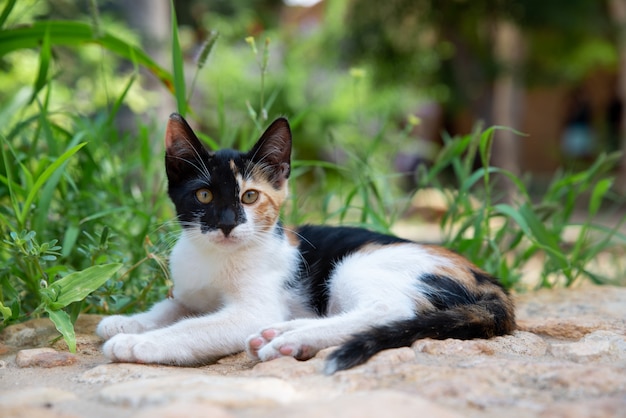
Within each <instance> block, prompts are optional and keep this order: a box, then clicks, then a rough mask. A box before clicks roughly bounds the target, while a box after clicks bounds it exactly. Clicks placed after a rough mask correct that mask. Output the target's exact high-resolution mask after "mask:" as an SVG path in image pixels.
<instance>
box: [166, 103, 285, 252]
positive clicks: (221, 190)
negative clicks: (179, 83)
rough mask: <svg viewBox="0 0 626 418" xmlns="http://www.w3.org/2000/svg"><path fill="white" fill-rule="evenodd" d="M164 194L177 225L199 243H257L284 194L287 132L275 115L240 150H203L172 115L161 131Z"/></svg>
mask: <svg viewBox="0 0 626 418" xmlns="http://www.w3.org/2000/svg"><path fill="white" fill-rule="evenodd" d="M165 145H166V153H165V168H166V171H167V177H168V193H169V196H170V198H171V199H172V201H173V202H174V205H175V206H176V212H177V214H178V219H179V221H180V222H181V225H182V226H183V228H184V229H185V230H186V232H187V233H188V234H190V235H191V236H193V237H194V238H195V239H197V240H198V242H199V244H200V245H209V246H215V245H218V246H222V247H233V246H239V245H247V244H250V243H254V242H257V243H260V242H261V237H262V236H263V234H265V233H271V232H272V231H273V229H274V227H275V225H276V223H277V221H278V215H279V212H280V207H281V206H282V204H283V202H284V200H285V198H286V197H287V190H288V188H287V179H288V178H289V173H290V155H291V132H290V129H289V124H288V123H287V121H286V120H285V119H277V120H276V121H274V122H273V123H272V125H270V127H269V128H268V129H267V130H266V131H265V133H263V135H262V136H261V138H260V139H259V141H258V142H257V143H256V145H255V146H254V147H253V148H252V149H251V150H250V151H249V152H246V153H243V152H238V151H234V150H230V149H225V150H220V151H217V152H211V151H208V150H207V149H206V148H205V147H204V146H203V145H202V143H201V142H200V141H199V140H198V138H197V137H196V135H195V134H194V133H193V131H192V130H191V128H190V127H189V125H188V124H187V122H185V120H184V119H183V118H182V117H181V116H180V115H178V114H173V115H172V116H170V120H169V122H168V125H167V130H166V134H165Z"/></svg>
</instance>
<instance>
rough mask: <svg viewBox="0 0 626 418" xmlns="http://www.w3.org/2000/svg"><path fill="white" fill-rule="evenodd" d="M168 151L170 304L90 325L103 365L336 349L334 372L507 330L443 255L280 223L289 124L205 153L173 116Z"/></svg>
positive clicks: (484, 280)
mask: <svg viewBox="0 0 626 418" xmlns="http://www.w3.org/2000/svg"><path fill="white" fill-rule="evenodd" d="M165 145H166V152H165V168H166V173H167V179H168V194H169V197H170V198H171V200H172V202H173V203H174V206H175V208H176V212H177V215H178V220H179V222H180V224H181V226H182V234H181V236H180V238H179V240H178V241H177V243H176V244H175V246H174V248H173V249H172V252H171V257H170V268H171V273H172V278H173V282H174V287H173V291H172V295H171V297H169V298H167V299H165V300H163V301H161V302H159V303H157V304H155V305H154V306H153V307H152V308H151V309H150V310H149V311H147V312H144V313H139V314H135V315H132V316H121V315H114V316H110V317H106V318H104V319H103V320H102V321H101V322H100V324H99V325H98V327H97V330H96V332H97V334H98V335H99V336H101V337H102V338H104V339H105V340H107V341H106V342H105V343H104V345H103V351H104V353H105V355H106V356H107V357H108V358H110V359H111V360H113V361H117V362H137V363H161V364H172V365H190V366H191V365H201V364H207V363H210V362H213V361H215V360H217V359H219V358H220V357H224V356H226V355H229V354H233V353H237V352H241V351H244V350H246V351H247V352H248V354H249V355H250V356H251V357H252V358H254V359H258V360H261V361H267V360H271V359H275V358H278V357H282V356H291V357H294V358H296V359H299V360H306V359H309V358H311V357H313V356H314V355H315V354H316V353H317V352H318V351H319V350H321V349H324V348H327V347H331V346H337V345H338V346H339V347H338V348H336V349H335V350H334V351H333V352H332V353H330V354H329V355H328V356H327V357H326V360H325V366H324V372H325V373H327V374H332V373H335V372H337V371H339V370H345V369H349V368H351V367H354V366H357V365H359V364H362V363H364V362H366V361H367V360H368V359H369V358H370V357H372V356H373V355H374V354H376V353H377V352H379V351H381V350H384V349H388V348H396V347H402V346H409V345H411V344H412V343H413V342H414V341H415V340H417V339H421V338H427V337H430V338H435V339H445V338H458V339H472V338H490V337H493V336H498V335H505V334H509V333H511V332H512V331H513V330H514V329H515V316H514V306H513V301H512V299H511V297H510V295H509V294H508V292H507V291H506V290H505V289H504V288H503V286H501V285H500V283H499V282H498V281H497V280H496V279H495V278H493V277H492V276H490V275H489V274H487V273H486V272H484V271H483V270H481V269H479V268H478V267H476V266H474V265H473V264H471V263H470V262H469V261H468V260H466V259H465V258H463V257H462V256H460V255H458V254H456V253H454V252H451V251H448V250H446V249H444V248H441V247H438V246H432V245H421V244H418V243H415V242H412V241H408V240H405V239H401V238H397V237H394V236H388V235H383V234H379V233H375V232H371V231H368V230H366V229H360V228H353V227H345V226H343V227H332V226H314V225H304V226H300V227H298V228H296V229H294V230H291V229H288V228H286V227H284V226H283V225H282V223H281V222H280V221H279V213H280V210H281V206H282V204H283V203H284V201H285V199H286V197H287V189H288V187H287V183H288V179H289V175H290V172H291V162H290V158H291V145H292V136H291V130H290V127H289V123H288V122H287V120H286V119H284V118H279V119H277V120H275V121H274V122H273V123H272V124H271V125H270V126H269V127H268V128H267V130H266V131H265V132H264V133H263V134H262V136H261V137H260V139H259V140H258V142H257V143H256V144H255V145H254V146H253V147H252V149H251V150H250V151H248V152H245V153H244V152H238V151H234V150H231V149H224V150H220V151H217V152H213V151H208V150H207V149H206V148H205V147H204V146H203V145H202V143H201V142H200V141H199V140H198V138H197V137H196V135H195V134H194V132H193V130H192V129H191V128H190V127H189V125H188V124H187V122H186V121H185V120H184V118H183V117H182V116H180V115H178V114H176V113H174V114H172V115H171V116H170V119H169V121H168V125H167V129H166V134H165Z"/></svg>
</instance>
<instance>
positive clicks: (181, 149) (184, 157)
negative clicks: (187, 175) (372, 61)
mask: <svg viewBox="0 0 626 418" xmlns="http://www.w3.org/2000/svg"><path fill="white" fill-rule="evenodd" d="M208 155H209V152H208V151H207V150H206V148H204V146H203V145H202V142H200V140H199V139H198V137H197V136H196V134H195V133H194V132H193V130H192V129H191V127H190V126H189V124H187V121H186V120H185V119H184V118H183V117H182V116H181V115H179V114H178V113H172V114H171V115H170V119H169V121H168V122H167V128H166V129H165V169H166V171H167V176H168V178H169V179H170V180H173V181H176V180H179V179H180V178H181V177H182V175H183V173H184V171H186V170H189V168H191V167H198V166H199V165H201V164H202V160H204V159H205V158H206V157H207V156H208Z"/></svg>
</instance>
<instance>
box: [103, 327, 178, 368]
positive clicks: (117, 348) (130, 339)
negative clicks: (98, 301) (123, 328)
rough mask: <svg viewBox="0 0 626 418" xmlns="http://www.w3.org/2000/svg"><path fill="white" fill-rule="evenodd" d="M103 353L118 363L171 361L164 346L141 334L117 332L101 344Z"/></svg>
mask: <svg viewBox="0 0 626 418" xmlns="http://www.w3.org/2000/svg"><path fill="white" fill-rule="evenodd" d="M102 351H103V352H104V355H105V356H106V357H108V358H109V359H111V360H112V361H115V362H120V363H171V361H172V359H171V358H169V357H168V356H166V355H164V348H163V345H162V344H159V343H158V342H157V341H154V339H152V338H149V337H148V336H146V335H141V334H118V335H115V336H114V337H112V338H111V339H110V340H109V341H107V342H106V343H104V345H103V346H102Z"/></svg>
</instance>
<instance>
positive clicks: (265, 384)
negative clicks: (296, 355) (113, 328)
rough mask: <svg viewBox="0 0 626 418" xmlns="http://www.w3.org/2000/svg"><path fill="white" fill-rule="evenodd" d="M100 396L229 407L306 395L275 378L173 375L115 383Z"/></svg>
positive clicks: (120, 401) (124, 401) (114, 400)
mask: <svg viewBox="0 0 626 418" xmlns="http://www.w3.org/2000/svg"><path fill="white" fill-rule="evenodd" d="M99 398H100V400H101V401H104V402H106V403H109V404H114V405H130V406H152V405H163V404H167V403H170V402H212V403H214V404H217V405H220V406H225V407H229V406H230V407H253V406H272V405H276V404H281V403H287V402H293V401H296V400H299V399H301V398H302V396H301V395H300V394H299V393H298V392H297V391H296V390H295V389H294V388H293V386H292V385H291V384H289V383H287V382H285V381H283V380H280V379H274V378H262V377H253V378H244V377H226V376H204V375H193V376H192V375H187V376H184V375H183V376H180V375H173V376H167V377H160V378H158V379H139V380H136V381H131V382H126V383H118V384H115V385H111V386H108V387H105V388H104V389H102V391H101V392H100V396H99Z"/></svg>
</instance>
